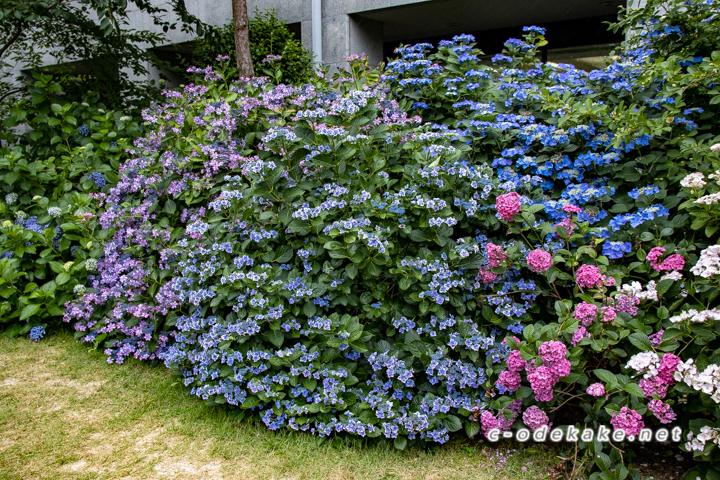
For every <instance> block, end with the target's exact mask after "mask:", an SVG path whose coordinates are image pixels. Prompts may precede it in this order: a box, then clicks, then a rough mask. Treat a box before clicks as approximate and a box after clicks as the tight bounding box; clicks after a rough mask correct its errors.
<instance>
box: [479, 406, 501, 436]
mask: <svg viewBox="0 0 720 480" xmlns="http://www.w3.org/2000/svg"><path fill="white" fill-rule="evenodd" d="M480 426H481V428H482V431H483V434H484V435H485V436H486V437H487V436H488V433H489V432H490V430H495V429H496V428H500V425H499V424H498V421H497V418H495V415H493V414H492V413H490V412H488V411H487V410H485V411H484V412H483V413H482V415H480Z"/></svg>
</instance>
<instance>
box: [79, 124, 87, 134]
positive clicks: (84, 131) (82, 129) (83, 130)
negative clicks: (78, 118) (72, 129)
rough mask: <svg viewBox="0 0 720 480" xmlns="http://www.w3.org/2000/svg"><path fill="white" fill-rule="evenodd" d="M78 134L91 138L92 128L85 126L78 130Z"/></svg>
mask: <svg viewBox="0 0 720 480" xmlns="http://www.w3.org/2000/svg"><path fill="white" fill-rule="evenodd" d="M78 133H79V134H80V135H82V136H84V137H89V136H90V127H88V126H87V125H85V124H83V125H81V126H80V128H78Z"/></svg>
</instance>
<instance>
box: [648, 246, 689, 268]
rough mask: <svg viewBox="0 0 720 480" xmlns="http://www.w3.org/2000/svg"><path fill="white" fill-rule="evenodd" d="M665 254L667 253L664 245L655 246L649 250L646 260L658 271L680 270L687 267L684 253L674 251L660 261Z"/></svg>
mask: <svg viewBox="0 0 720 480" xmlns="http://www.w3.org/2000/svg"><path fill="white" fill-rule="evenodd" d="M663 255H665V249H664V248H663V247H654V248H652V249H651V250H650V251H649V252H648V254H647V256H646V257H645V260H647V261H648V262H650V266H651V267H652V268H653V269H654V270H655V271H657V272H678V271H680V270H682V269H683V268H685V258H683V256H682V255H680V254H678V253H674V254H672V255H670V256H668V257H667V258H666V259H665V260H663V262H662V263H660V259H661V258H662V256H663Z"/></svg>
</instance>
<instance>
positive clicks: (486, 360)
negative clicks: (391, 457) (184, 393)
mask: <svg viewBox="0 0 720 480" xmlns="http://www.w3.org/2000/svg"><path fill="white" fill-rule="evenodd" d="M717 10H718V9H717V6H716V5H715V4H714V2H712V1H706V0H702V1H701V0H695V1H690V2H677V1H671V2H661V1H660V0H650V1H648V2H647V5H646V6H645V7H643V8H640V9H637V10H633V11H632V12H630V14H629V15H628V16H627V17H626V19H625V20H623V21H622V22H620V24H618V26H617V28H625V29H629V28H634V29H635V32H636V35H635V36H634V37H633V39H632V40H631V42H630V43H629V44H628V45H627V46H626V48H624V50H623V52H622V55H621V56H620V57H619V58H618V59H617V61H615V62H614V63H613V64H611V65H609V66H608V67H607V68H605V69H602V70H596V71H592V72H585V71H580V70H576V69H575V68H574V67H572V66H571V65H562V64H561V65H554V64H544V63H541V62H539V61H538V60H537V55H536V53H537V52H536V50H537V48H538V47H540V46H542V45H544V44H545V40H544V37H543V35H544V31H543V29H541V28H538V27H526V29H525V30H526V36H525V38H524V39H523V40H520V39H510V40H508V41H507V42H506V44H505V47H506V50H505V51H504V52H503V53H502V54H498V55H496V56H495V57H493V59H492V62H493V65H492V66H486V65H483V64H482V63H481V62H480V55H481V52H479V51H478V50H477V49H475V48H474V47H473V43H472V42H473V38H472V37H471V36H468V35H461V36H457V37H455V38H454V39H453V40H451V41H445V42H441V44H440V45H439V46H438V48H437V50H432V49H431V46H430V45H426V44H420V45H414V46H407V47H402V48H400V49H399V50H398V52H397V53H398V55H399V56H400V57H401V58H399V59H398V60H396V61H393V62H391V63H389V64H388V66H387V68H386V70H385V71H384V72H382V76H380V74H379V72H376V71H372V70H369V69H368V68H367V66H366V63H365V62H364V60H363V59H361V58H351V59H350V70H349V71H348V72H347V73H346V74H345V75H344V76H342V77H341V78H336V79H334V80H332V81H330V80H329V79H327V78H326V76H325V75H318V76H314V77H313V78H312V79H311V82H310V83H308V84H304V85H301V86H288V85H282V84H280V85H277V84H276V82H277V81H278V79H277V78H275V79H274V80H275V81H272V80H269V79H267V78H256V79H245V80H242V81H241V82H234V81H232V80H231V78H232V77H234V74H233V73H232V70H231V68H232V67H231V66H229V65H228V62H227V57H219V60H218V62H219V63H218V64H219V70H218V71H216V70H213V68H211V67H207V68H205V69H197V68H195V69H192V70H191V73H192V74H194V75H195V76H196V80H195V82H194V83H193V84H191V85H188V86H186V87H184V88H183V90H182V91H170V92H166V94H165V95H166V98H167V100H166V102H165V103H164V104H162V105H161V104H158V105H155V106H153V107H152V108H150V109H148V110H146V111H145V112H144V114H143V116H144V120H145V121H146V122H147V123H148V124H149V126H150V131H149V133H148V134H147V135H146V136H144V137H142V138H139V139H137V140H136V141H135V142H134V143H133V145H132V146H131V147H129V148H128V150H127V153H128V155H129V156H130V157H131V158H130V159H129V160H127V161H126V162H124V163H123V164H122V165H120V166H119V176H118V181H117V184H116V185H115V186H112V187H110V186H107V187H105V188H104V189H103V190H102V191H101V192H98V191H97V190H94V189H95V188H96V185H94V182H92V181H90V180H91V179H90V176H89V174H90V173H91V172H95V171H96V170H98V171H100V172H102V171H101V170H99V169H100V168H101V165H105V164H107V165H109V166H110V167H114V166H113V165H112V161H117V157H116V156H114V155H115V154H116V153H117V152H119V151H120V150H119V148H120V147H121V145H119V146H118V147H114V146H111V145H110V143H109V142H107V144H105V143H104V141H105V137H107V138H110V132H111V131H114V130H116V129H122V128H125V127H124V125H125V124H124V123H123V122H124V120H122V119H121V118H119V117H117V116H115V115H113V114H106V113H105V112H101V111H99V110H96V111H87V112H86V110H84V109H83V107H82V106H79V105H74V106H71V107H67V109H66V110H63V109H64V108H65V107H61V106H59V105H58V106H57V107H55V106H53V104H52V103H51V102H50V103H49V104H48V105H47V108H46V109H45V111H43V112H42V114H43V115H45V117H37V118H38V121H37V122H35V124H36V125H37V127H34V131H37V132H39V133H36V134H34V135H36V136H38V137H42V138H45V137H47V138H45V140H42V141H35V140H33V142H35V143H33V142H30V141H28V142H26V143H22V144H21V145H20V146H18V147H17V148H16V149H13V151H12V152H10V153H8V155H7V156H6V160H5V166H4V167H3V168H5V169H6V170H5V171H4V172H0V173H2V174H3V177H2V178H3V180H4V181H5V186H4V187H3V188H4V189H5V191H6V192H8V193H7V194H8V195H10V196H9V197H8V196H6V197H5V204H3V206H2V208H3V209H4V210H3V212H5V213H3V215H6V216H7V218H8V220H7V221H6V222H5V223H3V227H2V228H3V230H2V235H3V237H2V238H1V239H0V241H1V243H0V244H3V245H4V244H6V243H7V242H9V241H14V242H15V244H14V248H13V254H12V255H8V253H10V252H5V253H4V254H3V256H4V257H5V258H3V259H2V260H0V265H1V266H3V268H5V271H7V272H10V273H8V274H7V275H5V274H3V280H2V281H3V282H4V283H3V284H0V286H2V287H4V288H5V290H2V291H0V294H2V295H3V296H4V297H5V298H9V299H10V300H9V301H8V303H7V305H10V306H13V305H16V304H17V303H18V302H21V307H22V308H20V309H10V307H7V308H8V309H9V310H8V311H13V312H18V311H21V312H31V310H34V309H35V308H36V307H33V306H32V305H36V304H37V305H40V304H42V305H41V306H39V307H37V309H38V310H37V311H33V312H32V314H33V315H35V314H39V312H40V311H41V310H40V309H42V308H44V309H46V310H47V311H50V308H48V307H47V306H44V305H49V303H48V302H47V301H46V300H45V299H46V298H47V295H45V294H46V293H48V292H47V291H48V290H51V291H53V292H54V291H55V290H58V291H59V292H61V293H58V294H55V295H56V297H55V298H57V299H65V298H67V296H68V295H67V294H68V293H69V290H70V289H73V290H75V291H76V293H77V294H78V295H77V299H75V300H74V301H72V302H70V303H68V304H67V305H66V307H67V308H66V311H65V320H66V321H68V322H72V323H73V324H74V327H75V329H76V330H77V331H78V338H80V339H82V340H83V341H86V342H91V343H94V344H96V345H103V348H104V349H105V352H106V354H107V355H108V360H109V361H110V362H118V363H120V362H123V361H124V359H125V358H127V357H130V356H132V357H135V358H139V359H158V358H159V359H161V360H163V361H164V362H165V363H166V364H167V365H168V366H169V367H171V368H173V369H176V370H177V371H178V372H179V373H180V374H181V375H182V377H183V381H184V383H185V385H186V386H187V387H188V389H189V391H190V392H191V393H192V394H194V395H197V396H199V397H201V398H203V399H205V400H207V401H208V402H210V403H217V404H223V403H229V404H232V405H236V406H238V407H239V408H241V409H243V410H244V411H252V412H253V413H254V414H257V415H258V416H260V417H261V418H262V420H263V421H264V422H265V423H266V425H267V426H268V427H269V428H272V429H276V428H281V427H289V428H292V429H296V430H303V431H306V430H307V431H311V432H313V433H316V434H318V435H322V436H327V435H330V434H335V433H340V432H347V433H352V434H357V435H361V436H368V437H384V438H388V439H393V441H394V442H395V445H396V446H398V447H399V448H404V446H405V445H406V444H407V441H408V440H410V441H415V442H418V441H430V442H439V443H443V442H445V441H446V440H447V439H448V437H449V434H450V432H454V431H457V430H461V429H464V430H465V432H466V433H467V434H468V435H470V436H475V435H487V434H489V432H490V431H491V430H493V429H500V430H509V429H511V428H513V427H515V428H518V427H522V426H525V427H527V428H529V429H532V430H537V429H540V428H543V427H544V426H546V425H549V424H550V423H552V424H553V425H554V426H558V425H573V424H574V425H578V426H580V427H582V426H584V425H587V426H593V427H596V428H597V427H598V426H600V425H608V424H610V425H612V427H613V428H614V429H616V430H618V431H623V432H625V433H626V434H627V435H629V436H632V437H637V436H638V435H639V434H640V432H641V429H642V428H644V427H650V426H659V425H670V424H674V425H681V426H682V428H683V435H684V438H685V439H687V441H686V442H685V441H684V442H683V443H682V444H681V448H683V449H685V450H688V451H692V452H694V454H695V457H696V459H697V460H699V461H701V462H699V463H698V466H697V467H695V468H694V470H693V471H692V472H690V473H689V476H690V478H695V477H696V476H699V477H700V478H720V470H717V467H716V466H715V465H716V464H717V462H716V460H718V457H717V455H718V453H717V449H714V446H715V445H716V444H717V443H718V442H720V423H719V422H718V417H719V416H720V415H719V414H720V411H719V410H718V403H719V402H720V370H719V367H718V364H720V350H719V349H718V347H720V345H718V340H717V334H718V332H720V329H719V328H720V327H718V326H719V325H720V323H716V322H717V321H718V320H720V310H719V309H717V305H718V301H717V296H718V292H720V290H718V286H719V285H718V282H719V280H718V279H719V278H720V246H719V245H717V240H718V232H717V229H718V221H719V220H720V210H718V206H717V205H718V201H719V200H720V157H719V155H720V135H718V128H717V127H718V125H717V124H718V122H720V120H718V119H717V115H716V112H715V109H716V108H717V107H715V105H717V104H719V103H720V91H719V90H717V85H716V82H717V81H718V72H719V71H720V47H719V46H718V44H717V36H716V35H715V32H716V31H717V29H718V27H719V26H720V25H718V24H719V23H720V18H719V17H718V15H717V13H718V11H717ZM270 53H273V52H270ZM264 55H265V56H266V55H267V54H266V53H265V54H264ZM271 60H272V59H271ZM276 65H277V64H276ZM70 105H71V104H70ZM18 115H20V116H21V115H22V114H18ZM51 116H52V117H53V118H56V119H57V120H53V121H52V122H51V121H50V120H45V118H49V117H51ZM70 117H72V118H73V119H76V120H75V121H74V122H73V121H71V120H69V118H70ZM18 118H19V117H18ZM81 118H82V121H83V122H85V125H86V127H87V130H86V129H83V128H82V126H80V127H78V126H77V124H78V123H80V120H79V119H81ZM56 122H59V123H56ZM93 122H95V123H93ZM113 122H114V123H113ZM51 123H52V124H54V125H51ZM45 126H48V127H53V126H54V127H57V126H59V127H60V131H61V132H63V133H62V134H60V133H56V134H55V135H57V138H58V139H59V140H56V137H55V136H51V135H50V133H47V132H50V130H44V129H45V128H46V127H45ZM133 128H135V127H133ZM66 130H67V131H66ZM81 130H82V131H81ZM55 131H57V128H56V129H55ZM88 131H89V132H88ZM85 132H88V133H90V132H91V133H92V134H91V135H90V137H89V138H93V140H96V142H89V141H88V142H86V139H87V138H88V137H85V136H83V135H84V133H85ZM95 134H97V137H95ZM28 135H30V136H31V135H33V133H32V132H29V133H28ZM29 138H32V137H29ZM97 143H99V145H98V144H97ZM118 143H119V140H118ZM87 144H90V145H93V147H92V148H88V147H87ZM47 145H57V147H54V148H55V149H56V150H54V151H47V149H48V148H50V147H47ZM63 145H67V148H65V147H64V146H63ZM103 145H106V147H103ZM100 150H102V151H104V152H107V153H102V154H101V153H99V152H100ZM28 152H34V153H28ZM96 152H97V153H96ZM47 155H51V157H50V158H53V159H59V160H53V162H55V161H60V162H64V163H63V165H64V168H61V169H55V170H53V171H52V172H45V171H44V170H43V169H45V168H51V167H49V166H46V163H44V162H45V160H44V159H45V158H47ZM88 155H90V157H91V159H90V160H87V158H88ZM34 159H41V160H42V161H35V163H32V162H33V161H34ZM104 159H107V160H104ZM23 160H25V161H24V162H23ZM41 167H42V168H41ZM18 168H24V169H26V170H23V172H25V171H27V172H30V173H29V174H27V178H28V179H27V180H26V177H23V178H22V179H20V177H19V176H16V175H14V173H13V172H16V170H17V169H18ZM10 169H12V171H10ZM18 172H19V171H18ZM30 174H32V176H30ZM73 175H74V176H73ZM58 178H59V179H60V180H58ZM93 178H97V177H93ZM106 178H108V180H114V178H112V176H111V175H110V169H108V170H107V175H106ZM31 179H33V180H31ZM68 179H74V181H73V180H70V181H69V182H68V181H67V180H68ZM65 185H69V187H65ZM24 186H26V187H27V188H25V187H24ZM65 188H68V189H69V190H68V191H67V193H65V192H66V190H65ZM73 189H76V190H73ZM31 190H33V191H31ZM88 190H90V191H92V193H93V195H92V198H93V202H91V201H90V199H89V198H88V196H87V194H86V193H84V192H86V191H88ZM36 191H37V193H36ZM26 192H27V193H26ZM50 192H52V193H50ZM13 195H14V196H13ZM35 195H38V196H39V197H40V198H39V199H33V198H34V196H35ZM69 195H70V196H69ZM43 198H44V200H43ZM43 202H44V203H43ZM19 205H22V207H20V206H19ZM68 206H70V211H69V212H68ZM50 207H57V208H56V209H55V210H52V212H50V211H48V210H50ZM94 209H97V211H98V216H97V224H95V223H92V222H94V221H95V220H89V219H90V218H91V217H89V216H87V217H84V215H85V212H90V214H92V212H94V211H95V210H94ZM18 210H22V211H23V212H24V213H22V214H20V213H19V212H18ZM9 212H12V215H11V214H10V213H9ZM66 212H68V213H67V214H66ZM56 214H57V215H58V219H53V216H54V215H56ZM78 214H79V215H78ZM28 215H36V216H37V217H38V218H36V219H35V220H34V221H33V222H30V217H28ZM42 217H46V218H42ZM61 219H62V220H61ZM84 219H88V220H89V223H85V222H83V220H84ZM71 220H72V221H71ZM28 222H30V226H29V227H28V225H27V223H28ZM53 222H54V223H53ZM61 222H62V223H61ZM46 223H47V224H48V226H47V228H45V229H44V230H43V228H41V227H37V228H36V227H35V226H36V225H38V224H39V225H43V227H44V225H45V224H46ZM20 224H22V226H20ZM56 224H57V226H59V227H60V228H62V229H63V230H66V229H67V230H68V233H67V234H63V236H60V237H58V238H57V240H59V242H58V244H59V248H55V247H54V246H53V245H52V240H53V239H54V238H55V234H54V233H53V232H54V231H55V230H54V228H53V227H55V226H56ZM98 227H100V228H102V233H93V232H98V230H99V228H98ZM72 229H76V230H72ZM37 230H40V231H41V232H42V233H39V232H38V231H37ZM16 231H17V232H20V233H21V234H22V237H21V236H19V235H20V233H18V234H16V233H14V232H16ZM71 231H72V233H71ZM36 234H37V235H36ZM10 239H14V240H10ZM87 241H92V243H91V245H90V247H86V248H84V249H83V245H86V244H84V243H83V242H87ZM23 242H25V243H23ZM27 242H30V245H26V243H27ZM33 242H36V243H37V244H42V245H43V248H42V249H40V247H37V246H36V245H33ZM43 242H44V243H43ZM74 242H78V243H79V244H80V248H78V249H75V250H74V253H75V255H76V256H78V255H79V258H78V261H77V262H75V261H74V260H73V259H72V258H66V257H65V256H63V255H67V254H68V251H69V252H70V253H72V252H73V249H72V247H73V246H75V243H74ZM51 255H52V256H53V259H52V261H47V262H45V261H44V260H42V259H44V258H46V257H48V256H51ZM35 256H37V257H39V258H40V259H41V261H40V262H38V266H37V267H35V266H34V265H35V264H34V263H33V264H32V265H30V263H29V261H30V260H31V259H32V260H34V259H35V258H36V257H35ZM25 258H27V259H28V263H27V264H23V263H21V262H22V261H24V259H25ZM63 261H66V262H69V261H74V262H75V263H73V264H72V265H70V267H68V268H69V269H74V270H72V272H73V274H74V275H75V276H74V277H72V281H71V279H70V278H67V277H66V276H62V280H64V281H62V282H61V278H60V277H61V275H63V274H64V273H65V272H62V271H58V270H57V267H58V266H62V267H63V268H65V267H64V265H67V263H66V264H63V263H62V262H63ZM43 262H45V264H47V265H48V267H41V266H42V265H44V263H43ZM53 262H55V263H53ZM76 263H77V265H76ZM53 266H54V267H53ZM33 268H35V269H36V270H32V269H33ZM43 268H44V270H43ZM48 268H49V269H48ZM37 269H40V270H37ZM95 269H97V273H96V272H95ZM50 270H53V271H54V273H53V274H52V275H50V273H49V272H50ZM88 270H90V271H91V275H88V276H87V279H86V280H85V273H84V272H86V271H88ZM21 271H22V272H25V273H24V275H25V276H24V277H21V276H18V275H16V273H13V272H21ZM68 273H70V272H68ZM55 274H57V276H56V277H54V275H55ZM33 275H34V277H36V278H39V279H41V280H43V281H44V282H45V283H44V284H43V285H53V286H51V287H45V286H41V285H40V283H39V282H37V281H36V282H35V283H36V284H37V285H35V286H37V287H40V288H38V289H37V290H33V289H34V288H35V286H29V287H28V286H24V287H23V289H22V290H23V292H21V291H18V288H17V287H12V288H11V287H5V285H8V284H10V285H15V284H13V283H12V282H16V281H17V280H16V278H18V279H20V278H29V279H31V280H32V278H31V276H33ZM43 275H44V276H43ZM51 276H53V277H54V278H52V279H51V280H49V281H46V280H47V279H50V277H51ZM83 280H85V281H86V282H87V283H86V284H84V285H83V284H82V283H78V285H80V287H79V288H76V287H75V286H74V285H73V284H74V283H75V282H82V281H83ZM8 282H10V283H8ZM61 287H62V288H61ZM71 287H72V288H71ZM25 290H26V291H25ZM27 292H29V295H27V296H25V295H24V294H25V293H27ZM36 292H39V293H37V294H36ZM5 294H7V296H6V295H5ZM33 295H35V296H33ZM30 297H32V298H30ZM58 301H60V300H58ZM22 302H24V303H22ZM43 302H45V303H43ZM0 308H2V307H0ZM50 313H56V312H52V311H51V312H50ZM15 315H16V316H18V317H19V316H22V315H23V313H15ZM3 318H4V317H3ZM30 318H31V319H32V318H34V317H30ZM38 318H40V317H38ZM28 325H31V323H27V324H26V325H25V326H24V327H23V328H25V329H26V330H27V329H28V327H27V326H28ZM32 325H35V326H40V325H39V324H38V323H33V324H32ZM16 328H20V327H16ZM33 335H35V336H37V331H36V333H34V334H33ZM578 446H579V448H580V450H579V455H578V457H577V464H576V467H577V468H574V471H573V474H578V473H579V471H580V469H581V468H589V466H592V465H594V466H596V467H597V468H598V471H597V472H595V473H593V476H594V478H602V479H608V480H609V479H618V480H619V479H623V478H626V477H628V476H630V477H631V478H639V474H638V473H637V472H636V471H634V470H633V469H632V468H631V467H632V461H633V457H632V450H631V449H625V448H624V447H623V444H622V443H613V444H608V443H601V442H598V441H592V442H585V441H579V442H578ZM621 448H622V450H621Z"/></svg>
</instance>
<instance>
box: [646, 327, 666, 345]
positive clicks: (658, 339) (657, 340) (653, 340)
mask: <svg viewBox="0 0 720 480" xmlns="http://www.w3.org/2000/svg"><path fill="white" fill-rule="evenodd" d="M663 333H665V330H658V331H657V332H656V333H653V334H652V335H650V336H649V337H648V338H649V339H650V344H651V345H652V346H653V347H659V346H660V344H661V343H662V336H663Z"/></svg>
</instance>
